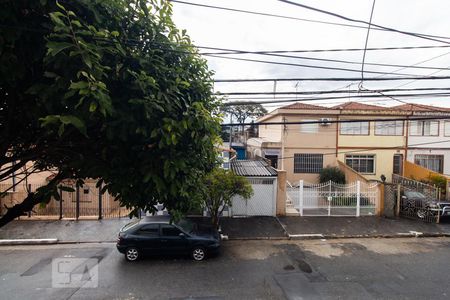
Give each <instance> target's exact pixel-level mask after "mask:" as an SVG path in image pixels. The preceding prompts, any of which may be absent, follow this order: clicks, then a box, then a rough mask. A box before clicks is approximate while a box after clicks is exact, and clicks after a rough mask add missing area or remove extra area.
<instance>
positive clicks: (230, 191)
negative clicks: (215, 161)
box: [203, 168, 253, 228]
mask: <svg viewBox="0 0 450 300" xmlns="http://www.w3.org/2000/svg"><path fill="white" fill-rule="evenodd" d="M252 195H253V188H252V186H251V184H250V183H249V182H248V180H247V179H246V178H245V177H242V176H238V175H236V174H234V173H232V172H231V171H229V170H224V169H220V168H216V169H214V170H213V171H212V172H211V173H210V174H208V175H207V176H206V177H205V178H204V190H203V206H204V207H205V208H206V209H207V210H208V212H209V214H210V216H211V222H212V224H213V225H214V226H215V227H216V228H218V227H219V217H220V215H221V214H222V212H223V210H224V208H225V206H231V204H232V203H231V199H232V198H233V197H234V196H241V197H242V198H244V199H245V200H247V199H249V198H250V197H251V196H252Z"/></svg>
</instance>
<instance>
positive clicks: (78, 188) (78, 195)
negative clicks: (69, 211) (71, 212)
mask: <svg viewBox="0 0 450 300" xmlns="http://www.w3.org/2000/svg"><path fill="white" fill-rule="evenodd" d="M76 193H77V194H76V198H75V199H76V212H75V219H77V220H78V218H79V217H80V187H79V186H78V184H77V188H76Z"/></svg>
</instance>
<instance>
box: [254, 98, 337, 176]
mask: <svg viewBox="0 0 450 300" xmlns="http://www.w3.org/2000/svg"><path fill="white" fill-rule="evenodd" d="M338 113H339V112H338V111H337V110H335V109H329V108H326V107H322V106H317V105H310V104H304V103H294V104H291V105H287V106H284V107H281V108H279V109H276V110H274V111H273V112H271V113H270V114H267V115H265V116H263V117H261V118H259V119H258V122H260V123H267V122H300V121H302V122H320V123H312V124H301V125H295V124H287V125H260V126H259V137H258V138H251V139H249V140H248V141H247V155H248V157H250V158H255V157H258V156H259V157H263V158H266V159H268V160H270V161H271V162H272V166H273V167H275V168H277V169H280V170H286V171H287V180H288V181H289V182H297V181H298V180H300V179H304V180H306V181H310V182H314V181H316V180H317V176H318V174H319V172H320V171H321V170H322V168H323V167H326V166H335V165H336V123H330V121H331V120H336V119H337V114H338Z"/></svg>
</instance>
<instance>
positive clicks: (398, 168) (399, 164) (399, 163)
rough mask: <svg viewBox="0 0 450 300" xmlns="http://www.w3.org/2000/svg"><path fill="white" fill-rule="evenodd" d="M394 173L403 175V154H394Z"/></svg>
mask: <svg viewBox="0 0 450 300" xmlns="http://www.w3.org/2000/svg"><path fill="white" fill-rule="evenodd" d="M392 170H393V171H392V173H394V174H397V175H402V173H403V154H394V158H393V166H392Z"/></svg>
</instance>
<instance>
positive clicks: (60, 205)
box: [59, 187, 63, 220]
mask: <svg viewBox="0 0 450 300" xmlns="http://www.w3.org/2000/svg"><path fill="white" fill-rule="evenodd" d="M62 192H63V191H62V189H61V187H59V219H60V220H61V219H62V216H63V198H62Z"/></svg>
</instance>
